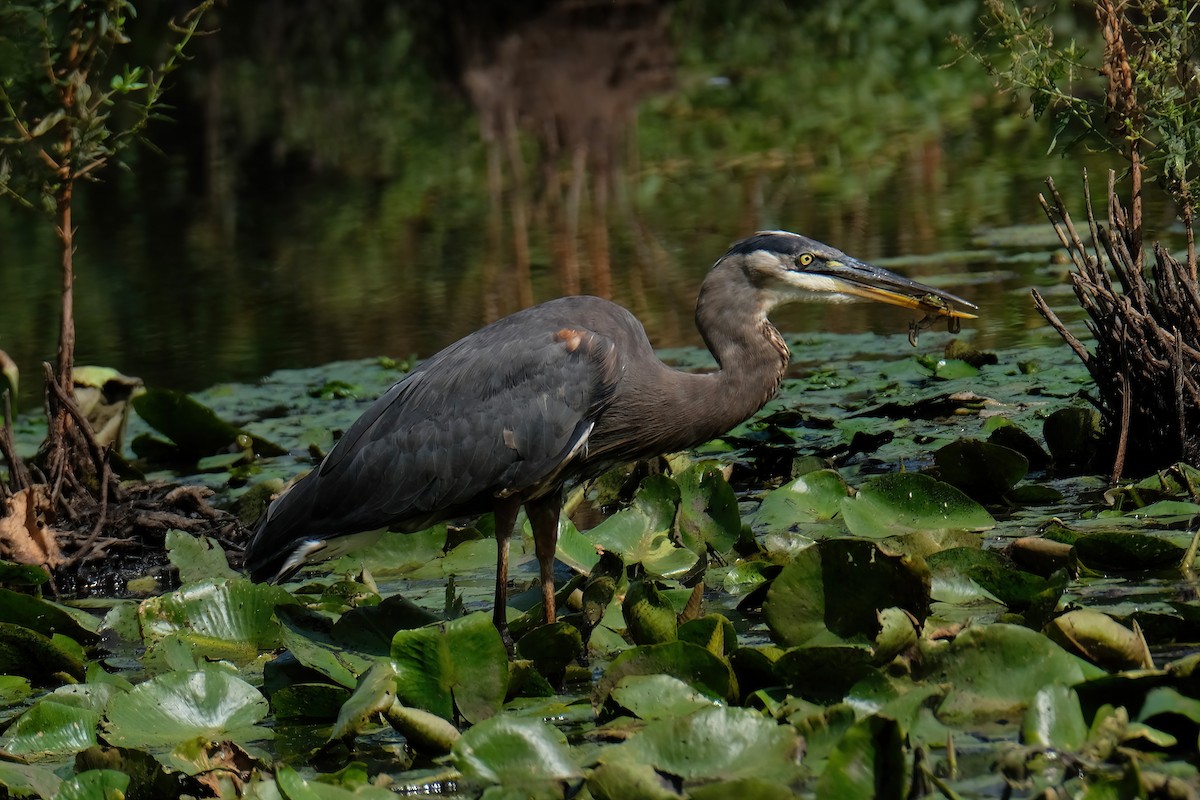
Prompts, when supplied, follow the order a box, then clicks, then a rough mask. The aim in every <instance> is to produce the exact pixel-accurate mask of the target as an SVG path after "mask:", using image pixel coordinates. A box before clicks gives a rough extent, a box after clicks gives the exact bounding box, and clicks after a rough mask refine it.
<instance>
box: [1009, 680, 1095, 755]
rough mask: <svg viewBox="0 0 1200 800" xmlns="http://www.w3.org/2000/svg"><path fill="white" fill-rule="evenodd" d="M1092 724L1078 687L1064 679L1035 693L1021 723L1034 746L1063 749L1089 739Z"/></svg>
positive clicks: (1077, 747) (1026, 741) (1081, 743)
mask: <svg viewBox="0 0 1200 800" xmlns="http://www.w3.org/2000/svg"><path fill="white" fill-rule="evenodd" d="M1087 733H1088V726H1087V723H1086V722H1085V721H1084V719H1083V710H1082V709H1081V708H1080V707H1079V696H1078V695H1077V694H1075V690H1074V689H1071V688H1070V687H1068V686H1064V685H1063V684H1061V683H1056V684H1053V685H1051V686H1047V687H1045V688H1044V689H1041V690H1040V691H1038V693H1037V694H1036V695H1034V698H1033V702H1032V703H1030V704H1029V708H1028V709H1027V710H1026V711H1025V719H1024V721H1023V722H1022V724H1021V735H1022V739H1023V740H1024V741H1025V743H1026V744H1028V745H1032V746H1034V747H1048V748H1053V749H1055V750H1060V751H1063V752H1072V751H1076V750H1078V749H1079V748H1080V747H1082V746H1083V743H1084V742H1085V741H1087Z"/></svg>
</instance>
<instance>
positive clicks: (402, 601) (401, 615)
mask: <svg viewBox="0 0 1200 800" xmlns="http://www.w3.org/2000/svg"><path fill="white" fill-rule="evenodd" d="M395 538H399V537H395ZM439 620H440V618H439V617H438V616H437V615H435V614H433V613H432V612H430V611H429V610H428V609H425V608H422V607H421V606H418V605H417V604H415V603H413V602H412V601H411V600H408V599H407V598H405V597H402V596H401V595H398V594H397V595H391V596H390V597H385V598H383V600H381V601H380V602H379V604H378V605H374V606H360V607H359V608H352V609H350V610H349V611H346V612H345V613H343V614H342V615H341V616H340V617H338V619H337V621H336V622H334V623H333V627H332V628H331V629H330V636H331V637H332V639H333V641H334V642H336V643H337V644H339V645H342V646H344V647H346V648H349V649H351V650H356V651H358V652H360V653H362V654H363V655H368V656H386V655H387V654H388V653H390V652H391V649H392V637H394V636H395V635H396V632H397V631H403V630H412V629H413V628H420V627H423V626H425V625H431V624H433V623H435V622H438V621H439Z"/></svg>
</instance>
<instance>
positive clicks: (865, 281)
mask: <svg viewBox="0 0 1200 800" xmlns="http://www.w3.org/2000/svg"><path fill="white" fill-rule="evenodd" d="M819 274H821V275H824V276H826V277H829V278H833V279H834V280H835V281H836V283H837V284H838V289H837V291H838V292H840V293H842V294H850V295H854V296H856V297H862V298H864V299H866V300H874V301H876V302H880V303H889V304H891V305H894V306H902V307H903V308H915V309H917V310H919V311H924V312H926V313H929V314H936V315H939V316H943V317H952V318H953V317H958V318H960V319H975V318H976V317H978V315H977V314H971V313H969V312H967V311H959V310H958V307H959V306H965V307H967V308H978V306H976V305H975V304H974V303H972V302H970V301H969V300H964V299H962V298H961V297H959V296H958V295H954V294H950V293H949V292H946V291H942V290H941V289H935V288H933V287H932V286H926V285H925V284H923V283H917V282H916V281H913V280H909V279H908V278H906V277H904V276H903V275H897V274H896V273H895V272H889V271H888V270H886V269H883V268H882V267H876V266H873V265H871V264H867V263H866V262H863V261H857V260H853V259H846V260H845V261H826V262H825V264H824V266H823V267H822V269H821V270H820V271H819Z"/></svg>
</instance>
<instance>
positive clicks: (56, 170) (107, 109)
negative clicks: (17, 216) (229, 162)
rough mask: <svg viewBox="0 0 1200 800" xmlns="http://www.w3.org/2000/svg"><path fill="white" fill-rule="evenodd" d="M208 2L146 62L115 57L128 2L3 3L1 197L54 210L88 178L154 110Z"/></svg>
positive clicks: (130, 11)
mask: <svg viewBox="0 0 1200 800" xmlns="http://www.w3.org/2000/svg"><path fill="white" fill-rule="evenodd" d="M212 5H213V0H205V2H202V3H200V4H198V5H197V6H196V7H195V8H194V9H192V10H191V11H190V12H189V13H188V14H187V15H186V17H185V18H184V20H183V22H182V27H179V28H178V29H177V31H178V35H179V39H178V42H177V43H176V44H175V45H174V46H173V48H172V50H171V53H170V55H169V56H167V58H166V59H165V60H164V61H163V62H162V63H161V64H159V65H157V66H156V67H154V68H148V67H145V66H138V65H131V64H128V63H124V64H122V63H121V62H120V58H119V55H118V52H119V49H120V48H121V47H122V46H124V45H127V44H128V43H129V37H128V35H127V30H128V28H129V26H130V24H131V22H132V20H133V18H134V17H135V16H136V10H135V9H134V7H133V4H132V3H131V2H129V1H128V0H37V1H36V2H16V3H7V4H5V6H4V8H3V10H0V65H3V69H2V70H0V74H3V75H4V76H5V77H4V78H3V80H0V193H2V194H7V195H9V196H10V197H13V198H14V199H16V200H17V201H18V202H20V203H21V204H23V205H26V206H30V207H35V206H37V207H41V208H43V209H44V210H46V211H47V212H48V213H53V212H54V211H56V209H57V205H58V203H59V202H60V200H61V199H62V197H63V194H62V193H63V192H64V191H66V190H68V189H69V186H70V185H71V184H72V183H73V182H74V181H75V180H78V179H81V178H95V177H96V173H97V172H98V171H99V170H100V169H101V168H103V167H104V166H105V165H106V164H107V163H108V162H109V161H110V160H111V159H112V158H113V157H115V156H117V155H118V154H119V153H120V152H121V151H122V150H123V149H125V148H126V147H128V146H129V145H130V144H132V143H133V142H134V141H135V140H136V139H137V137H138V136H139V135H140V134H141V133H142V131H143V130H144V129H145V127H146V124H147V123H148V122H149V121H150V120H151V119H152V118H153V117H154V116H155V115H157V113H158V109H159V108H160V107H161V105H162V94H163V83H164V81H165V79H166V77H167V76H168V75H169V74H171V72H173V71H174V70H175V69H176V68H178V67H179V65H180V63H181V61H182V54H183V51H184V48H185V47H186V46H187V44H188V43H189V41H190V40H191V39H192V37H193V36H195V34H196V32H197V30H198V27H199V23H200V19H201V17H203V15H204V12H205V11H207V10H208V9H209V8H211V7H212ZM118 114H120V115H121V116H117V115H118ZM68 197H69V196H68Z"/></svg>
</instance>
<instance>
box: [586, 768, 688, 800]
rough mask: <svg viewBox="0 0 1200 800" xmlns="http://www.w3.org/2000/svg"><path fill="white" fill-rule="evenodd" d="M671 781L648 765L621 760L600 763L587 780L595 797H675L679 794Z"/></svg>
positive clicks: (634, 799)
mask: <svg viewBox="0 0 1200 800" xmlns="http://www.w3.org/2000/svg"><path fill="white" fill-rule="evenodd" d="M671 783H672V782H671V781H670V780H669V779H667V778H666V777H664V776H662V775H660V774H659V772H658V770H656V769H654V767H652V766H650V765H649V764H637V763H625V762H623V761H617V762H614V763H611V764H601V765H600V766H598V767H596V769H594V770H592V772H591V774H589V775H588V779H587V787H588V791H589V792H591V794H592V797H594V798H595V799H596V800H679V799H680V798H682V797H683V795H681V794H679V793H678V792H676V791H675V789H674V788H673V787H672V785H671ZM689 796H694V795H691V793H689Z"/></svg>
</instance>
